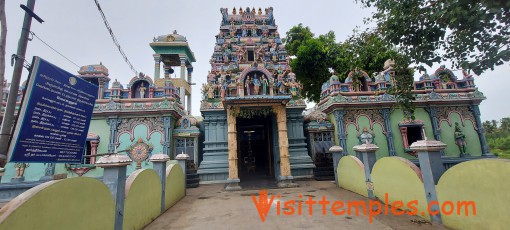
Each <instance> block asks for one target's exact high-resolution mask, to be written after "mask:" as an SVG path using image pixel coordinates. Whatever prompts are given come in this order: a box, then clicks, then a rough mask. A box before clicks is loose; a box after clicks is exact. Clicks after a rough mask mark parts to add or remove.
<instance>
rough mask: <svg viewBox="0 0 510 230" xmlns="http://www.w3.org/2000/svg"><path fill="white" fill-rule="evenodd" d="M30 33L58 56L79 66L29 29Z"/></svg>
mask: <svg viewBox="0 0 510 230" xmlns="http://www.w3.org/2000/svg"><path fill="white" fill-rule="evenodd" d="M30 34H31V35H32V36H34V37H36V38H37V39H39V41H41V42H42V43H43V44H45V45H46V46H48V47H49V48H50V49H52V50H53V51H55V53H57V54H59V55H60V56H62V57H63V58H65V59H66V60H68V61H69V62H71V63H73V65H75V66H76V67H78V68H80V66H79V65H78V64H76V63H75V62H73V61H71V59H69V58H67V57H66V56H64V55H63V54H62V53H60V52H58V50H56V49H55V48H53V47H52V46H50V45H49V44H48V43H47V42H45V41H44V40H42V39H41V38H40V37H39V36H37V34H35V33H34V31H30Z"/></svg>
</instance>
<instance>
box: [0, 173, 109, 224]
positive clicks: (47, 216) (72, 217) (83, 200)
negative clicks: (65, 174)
mask: <svg viewBox="0 0 510 230" xmlns="http://www.w3.org/2000/svg"><path fill="white" fill-rule="evenodd" d="M114 214H115V204H114V201H113V197H112V195H111V193H110V191H109V190H108V188H107V187H106V186H105V185H104V184H103V183H101V181H99V180H96V179H93V178H86V177H81V178H71V179H65V180H56V181H50V182H46V183H44V184H41V185H38V186H36V187H34V188H32V189H30V190H28V191H26V192H24V193H23V194H22V195H20V196H18V197H16V198H14V199H13V200H11V201H10V202H9V203H7V204H6V205H5V206H4V207H3V208H2V209H0V229H86V230H88V229H113V225H114Z"/></svg>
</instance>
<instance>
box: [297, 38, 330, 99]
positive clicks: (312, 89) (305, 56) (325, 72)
mask: <svg viewBox="0 0 510 230" xmlns="http://www.w3.org/2000/svg"><path fill="white" fill-rule="evenodd" d="M326 46H327V45H326V44H325V43H324V42H323V41H321V40H319V39H317V38H310V39H308V40H305V41H303V42H302V44H301V45H300V46H299V47H298V49H297V53H296V57H297V58H295V59H294V60H292V61H291V67H292V70H293V71H294V72H295V73H296V76H297V79H298V80H299V81H300V82H301V84H302V86H303V89H302V90H301V93H302V95H303V96H304V97H306V98H308V99H309V100H311V101H315V102H318V101H319V100H320V93H321V86H322V84H323V83H324V82H325V81H326V80H327V79H329V77H330V76H331V74H330V73H329V68H330V67H331V61H332V59H331V58H328V56H329V55H328V52H327V51H328V48H327V47H326Z"/></svg>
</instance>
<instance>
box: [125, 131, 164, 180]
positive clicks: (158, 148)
mask: <svg viewBox="0 0 510 230" xmlns="http://www.w3.org/2000/svg"><path fill="white" fill-rule="evenodd" d="M147 132H148V128H147V126H146V125H143V124H139V125H137V126H135V128H134V132H133V134H134V135H133V137H134V139H133V141H131V137H130V135H129V134H128V133H123V134H121V135H120V137H119V143H120V144H119V146H118V147H117V150H119V151H120V150H124V149H126V148H128V147H129V146H131V145H132V144H133V143H136V142H137V141H138V138H142V140H143V141H144V142H145V143H150V144H152V145H153V146H154V149H153V150H152V153H153V154H157V153H162V152H163V145H162V144H161V142H162V135H161V133H159V132H153V133H152V134H151V135H150V140H147ZM141 166H142V168H144V169H145V168H152V163H151V162H149V161H144V162H142V163H141ZM135 170H136V162H133V163H132V164H131V165H128V167H127V174H128V175H129V174H131V173H132V172H133V171H135Z"/></svg>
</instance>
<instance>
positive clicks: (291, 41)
mask: <svg viewBox="0 0 510 230" xmlns="http://www.w3.org/2000/svg"><path fill="white" fill-rule="evenodd" d="M313 36H314V35H313V33H312V32H311V31H310V28H309V27H308V26H307V27H303V24H302V23H299V24H298V25H297V26H294V27H292V28H291V29H290V30H289V31H287V33H286V36H285V38H284V39H283V42H284V43H285V49H286V50H287V52H288V53H289V55H296V54H297V51H298V48H299V46H300V45H301V44H302V43H303V42H304V41H306V40H308V39H310V38H313Z"/></svg>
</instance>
